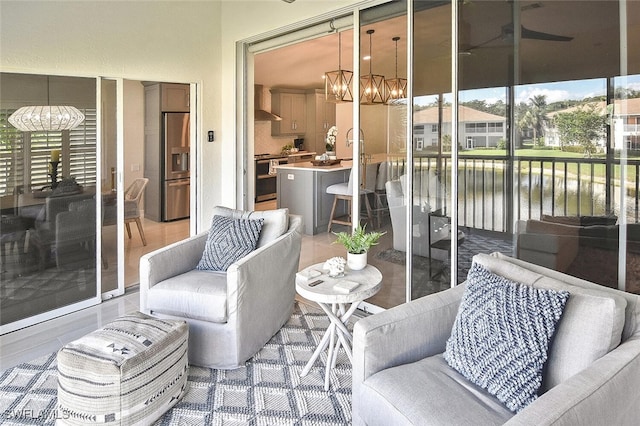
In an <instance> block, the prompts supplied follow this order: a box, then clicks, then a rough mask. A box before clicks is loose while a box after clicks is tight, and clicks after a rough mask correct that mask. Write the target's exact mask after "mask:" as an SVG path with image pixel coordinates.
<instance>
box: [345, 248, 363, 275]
mask: <svg viewBox="0 0 640 426" xmlns="http://www.w3.org/2000/svg"><path fill="white" fill-rule="evenodd" d="M347 266H348V267H349V269H351V270H352V271H359V270H361V269H364V267H365V266H367V252H366V251H365V252H364V253H357V254H356V253H347Z"/></svg>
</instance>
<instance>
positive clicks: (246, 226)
mask: <svg viewBox="0 0 640 426" xmlns="http://www.w3.org/2000/svg"><path fill="white" fill-rule="evenodd" d="M263 222H264V219H256V220H251V219H233V218H231V217H225V216H219V215H215V216H213V221H212V223H211V229H209V235H208V236H207V243H206V245H205V247H204V253H202V259H200V262H199V263H198V266H196V269H201V270H208V271H226V270H227V269H228V268H229V266H231V264H232V263H233V262H235V261H236V260H239V259H241V258H243V257H244V256H246V255H248V254H249V253H251V252H252V251H253V250H255V248H256V244H257V243H258V238H260V231H261V230H262V224H263Z"/></svg>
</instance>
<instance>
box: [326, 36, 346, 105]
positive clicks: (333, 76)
mask: <svg viewBox="0 0 640 426" xmlns="http://www.w3.org/2000/svg"><path fill="white" fill-rule="evenodd" d="M352 80H353V71H347V70H343V69H342V33H340V32H339V33H338V69H337V70H336V71H329V72H326V73H325V74H324V97H325V100H326V101H327V102H335V103H339V102H353V93H352V92H351V81H352Z"/></svg>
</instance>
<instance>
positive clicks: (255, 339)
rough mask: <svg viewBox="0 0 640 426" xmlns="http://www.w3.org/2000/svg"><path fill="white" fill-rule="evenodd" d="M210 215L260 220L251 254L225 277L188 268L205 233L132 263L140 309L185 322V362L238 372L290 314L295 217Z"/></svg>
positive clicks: (296, 256) (296, 254)
mask: <svg viewBox="0 0 640 426" xmlns="http://www.w3.org/2000/svg"><path fill="white" fill-rule="evenodd" d="M213 215H223V216H230V217H234V218H238V217H251V218H252V219H256V218H259V217H264V219H265V222H264V225H263V227H262V232H261V234H260V239H259V240H258V247H257V248H256V250H254V251H253V252H251V253H250V254H248V255H247V256H245V257H243V258H242V259H240V260H238V261H236V262H235V263H233V264H231V266H230V267H229V268H228V270H227V271H226V272H213V271H201V270H196V269H195V267H196V265H197V264H198V262H199V260H200V258H201V257H202V253H203V250H204V247H205V242H206V239H207V232H202V233H200V234H198V235H196V236H193V237H191V238H188V239H186V240H183V241H180V242H177V243H174V244H172V245H169V246H167V247H164V248H162V249H159V250H156V251H154V252H152V253H149V254H146V255H144V256H143V257H142V258H141V259H140V310H141V311H142V312H144V313H147V314H150V315H154V316H157V317H160V318H173V319H182V320H186V321H187V323H188V324H189V363H190V364H193V365H198V366H203V367H210V368H222V369H232V368H238V367H240V366H242V365H243V364H244V362H245V361H246V360H248V359H249V358H251V357H252V356H253V355H254V354H255V353H256V352H257V351H258V350H259V349H261V348H262V347H263V346H264V345H265V344H266V343H267V342H268V341H269V339H270V338H271V337H272V336H273V335H274V334H275V333H276V332H277V331H278V330H279V329H280V328H281V327H282V326H283V325H284V324H285V323H286V321H287V320H288V319H289V317H290V316H291V313H292V312H293V305H294V298H295V274H296V272H297V270H298V263H299V260H300V246H301V240H302V236H301V229H302V218H301V217H300V216H295V215H289V214H288V210H287V209H279V210H272V211H266V212H242V211H240V210H232V209H227V208H224V207H216V208H215V209H214V211H213Z"/></svg>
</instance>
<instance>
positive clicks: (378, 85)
mask: <svg viewBox="0 0 640 426" xmlns="http://www.w3.org/2000/svg"><path fill="white" fill-rule="evenodd" d="M374 32H375V30H367V34H369V75H364V76H362V77H360V103H361V104H364V105H374V104H384V100H385V93H384V91H385V84H384V76H383V75H379V74H373V72H372V71H371V68H372V65H371V63H372V62H373V52H372V49H371V35H372V34H373V33H374Z"/></svg>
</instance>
